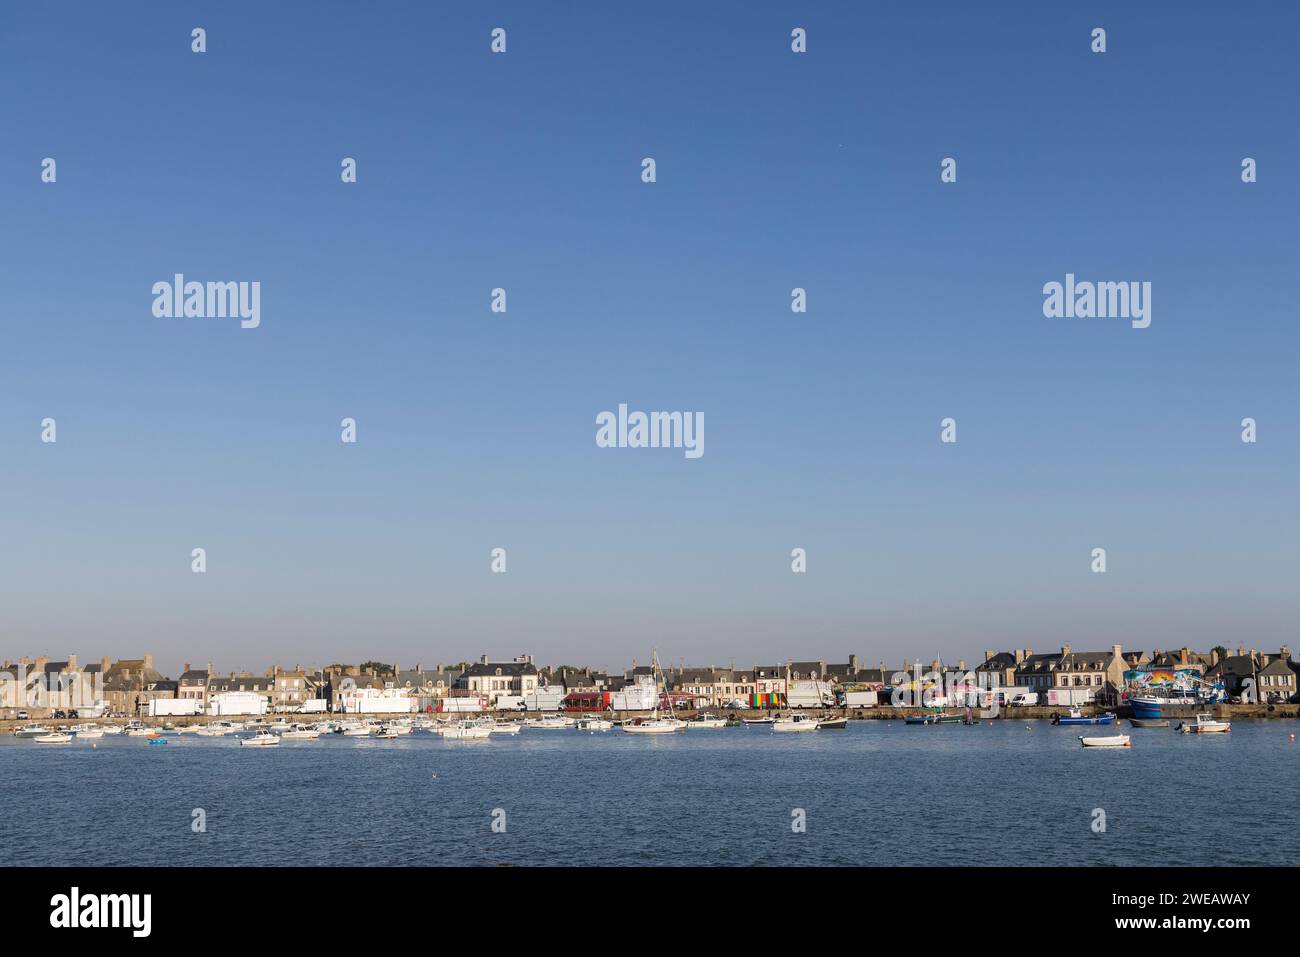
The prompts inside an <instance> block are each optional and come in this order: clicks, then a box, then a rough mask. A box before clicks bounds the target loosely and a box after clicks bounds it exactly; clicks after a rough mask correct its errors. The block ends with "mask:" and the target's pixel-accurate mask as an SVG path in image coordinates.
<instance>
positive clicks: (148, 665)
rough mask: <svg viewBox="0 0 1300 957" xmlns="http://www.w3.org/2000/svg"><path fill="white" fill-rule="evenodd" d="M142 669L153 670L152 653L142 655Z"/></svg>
mask: <svg viewBox="0 0 1300 957" xmlns="http://www.w3.org/2000/svg"><path fill="white" fill-rule="evenodd" d="M144 670H145V671H153V655H145V656H144Z"/></svg>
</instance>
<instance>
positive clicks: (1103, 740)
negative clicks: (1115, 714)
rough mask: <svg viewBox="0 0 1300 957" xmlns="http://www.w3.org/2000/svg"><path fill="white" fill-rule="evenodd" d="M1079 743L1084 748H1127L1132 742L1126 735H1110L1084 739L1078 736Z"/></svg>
mask: <svg viewBox="0 0 1300 957" xmlns="http://www.w3.org/2000/svg"><path fill="white" fill-rule="evenodd" d="M1079 743H1080V744H1082V745H1083V746H1084V747H1085V748H1128V747H1132V741H1131V740H1130V739H1129V736H1128V735H1127V734H1112V735H1107V736H1105V737H1096V738H1085V737H1083V735H1080V736H1079Z"/></svg>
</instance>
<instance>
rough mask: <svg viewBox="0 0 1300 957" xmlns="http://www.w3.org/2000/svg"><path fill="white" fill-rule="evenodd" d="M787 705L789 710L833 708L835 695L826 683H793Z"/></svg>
mask: <svg viewBox="0 0 1300 957" xmlns="http://www.w3.org/2000/svg"><path fill="white" fill-rule="evenodd" d="M785 703H786V707H789V708H833V707H835V693H834V692H833V691H831V686H830V685H829V684H827V683H826V682H825V681H791V682H790V683H789V685H788V686H787V688H786V692H785Z"/></svg>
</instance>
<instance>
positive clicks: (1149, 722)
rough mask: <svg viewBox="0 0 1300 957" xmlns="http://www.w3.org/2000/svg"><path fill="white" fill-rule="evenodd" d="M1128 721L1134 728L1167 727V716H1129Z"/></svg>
mask: <svg viewBox="0 0 1300 957" xmlns="http://www.w3.org/2000/svg"><path fill="white" fill-rule="evenodd" d="M1128 723H1129V724H1131V725H1133V727H1135V728H1167V727H1169V719H1168V718H1129V719H1128Z"/></svg>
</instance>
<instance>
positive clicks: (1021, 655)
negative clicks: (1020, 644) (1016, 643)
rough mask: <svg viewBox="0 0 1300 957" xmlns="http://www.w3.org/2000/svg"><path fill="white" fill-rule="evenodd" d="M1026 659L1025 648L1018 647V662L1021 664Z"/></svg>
mask: <svg viewBox="0 0 1300 957" xmlns="http://www.w3.org/2000/svg"><path fill="white" fill-rule="evenodd" d="M1024 660H1025V649H1023V648H1017V649H1016V664H1020V663H1021V662H1023V661H1024Z"/></svg>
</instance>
